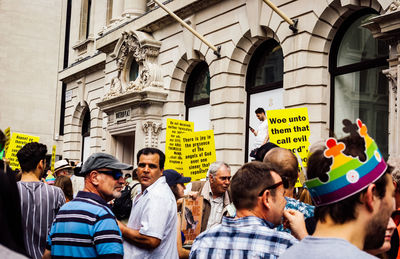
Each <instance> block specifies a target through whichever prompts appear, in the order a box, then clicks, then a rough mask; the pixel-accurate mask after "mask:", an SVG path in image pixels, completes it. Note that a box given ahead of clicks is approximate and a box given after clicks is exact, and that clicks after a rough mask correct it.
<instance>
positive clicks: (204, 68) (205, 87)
mask: <svg viewBox="0 0 400 259" xmlns="http://www.w3.org/2000/svg"><path fill="white" fill-rule="evenodd" d="M185 105H186V119H187V120H188V121H193V122H194V121H196V123H195V125H194V130H195V131H201V130H208V129H209V128H210V117H209V114H210V71H209V69H208V65H207V63H206V62H204V61H203V62H200V63H199V64H197V65H196V66H195V67H194V69H193V71H192V72H191V73H190V76H189V79H188V82H187V85H186V96H185Z"/></svg>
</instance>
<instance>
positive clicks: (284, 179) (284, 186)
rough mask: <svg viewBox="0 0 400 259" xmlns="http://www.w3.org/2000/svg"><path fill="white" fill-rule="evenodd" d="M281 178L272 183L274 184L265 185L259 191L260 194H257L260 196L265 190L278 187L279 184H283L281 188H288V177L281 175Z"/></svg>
mask: <svg viewBox="0 0 400 259" xmlns="http://www.w3.org/2000/svg"><path fill="white" fill-rule="evenodd" d="M281 178H282V181H280V182H277V183H276V184H274V185H271V186H268V187H265V188H264V189H263V190H262V191H261V192H260V194H258V196H262V195H263V194H264V192H265V191H266V190H272V189H276V188H278V187H279V186H281V185H283V188H285V189H287V188H289V182H288V179H287V178H286V177H284V176H282V177H281Z"/></svg>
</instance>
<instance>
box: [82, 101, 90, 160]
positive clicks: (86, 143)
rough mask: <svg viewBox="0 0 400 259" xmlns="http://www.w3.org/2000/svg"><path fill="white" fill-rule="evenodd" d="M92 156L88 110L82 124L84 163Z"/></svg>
mask: <svg viewBox="0 0 400 259" xmlns="http://www.w3.org/2000/svg"><path fill="white" fill-rule="evenodd" d="M89 156H90V111H89V109H87V110H86V112H85V116H84V117H83V122H82V154H81V160H82V162H84V161H86V159H87V158H88V157H89Z"/></svg>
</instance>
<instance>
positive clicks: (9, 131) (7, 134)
mask: <svg viewBox="0 0 400 259" xmlns="http://www.w3.org/2000/svg"><path fill="white" fill-rule="evenodd" d="M4 134H5V135H6V145H5V147H4V152H5V153H6V154H7V150H8V147H9V146H10V139H11V129H10V127H8V128H7V129H5V130H4Z"/></svg>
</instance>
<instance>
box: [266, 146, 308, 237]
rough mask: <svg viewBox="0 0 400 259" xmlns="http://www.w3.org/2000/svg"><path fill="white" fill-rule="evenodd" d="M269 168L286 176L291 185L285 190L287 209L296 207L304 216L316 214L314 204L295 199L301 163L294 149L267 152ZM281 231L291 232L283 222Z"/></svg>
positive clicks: (280, 227)
mask: <svg viewBox="0 0 400 259" xmlns="http://www.w3.org/2000/svg"><path fill="white" fill-rule="evenodd" d="M263 162H264V163H265V164H266V165H267V166H268V167H269V168H273V169H274V171H275V172H277V173H278V174H279V175H280V176H281V177H286V179H287V180H288V182H289V187H288V189H287V190H286V192H285V199H286V207H285V208H286V209H295V210H298V211H300V212H301V213H303V214H304V218H306V219H307V218H311V217H313V216H314V206H312V205H309V204H306V203H304V202H300V201H298V200H296V199H294V186H295V184H296V181H297V178H298V177H299V173H298V171H299V165H298V162H297V159H296V157H295V155H294V154H293V153H292V151H290V150H288V149H285V148H281V147H277V148H273V149H271V150H270V151H268V152H267V154H266V155H265V157H264V161H263ZM278 230H280V231H286V232H289V233H290V230H289V229H285V228H284V226H283V224H282V225H280V226H279V227H278Z"/></svg>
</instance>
